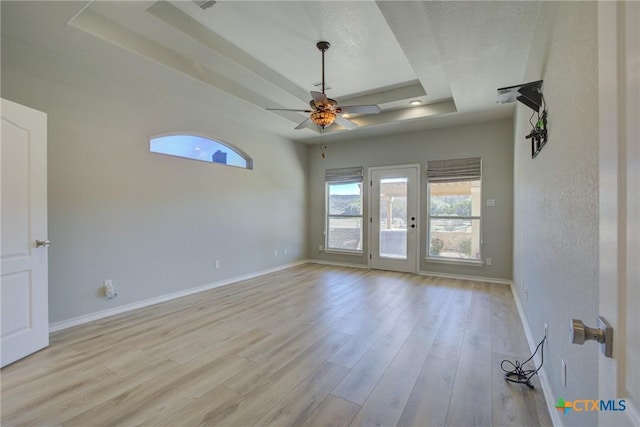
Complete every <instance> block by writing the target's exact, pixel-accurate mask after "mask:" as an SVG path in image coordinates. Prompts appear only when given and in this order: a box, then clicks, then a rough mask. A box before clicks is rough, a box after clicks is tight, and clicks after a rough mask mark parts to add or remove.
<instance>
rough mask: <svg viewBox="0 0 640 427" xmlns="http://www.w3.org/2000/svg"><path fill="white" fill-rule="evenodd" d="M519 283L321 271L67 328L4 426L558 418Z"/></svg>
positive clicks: (13, 372)
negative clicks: (529, 381)
mask: <svg viewBox="0 0 640 427" xmlns="http://www.w3.org/2000/svg"><path fill="white" fill-rule="evenodd" d="M528 356H529V350H528V347H527V345H526V341H525V338H524V332H523V328H522V325H521V322H520V319H519V317H518V314H517V311H516V308H515V303H514V300H513V297H512V295H511V292H510V290H509V288H508V286H506V285H501V284H488V283H481V282H473V281H462V280H452V279H442V278H434V277H428V276H418V275H411V274H404V273H394V272H383V271H377V270H366V269H355V268H343V267H335V266H323V265H314V264H308V265H303V266H298V267H294V268H290V269H287V270H283V271H280V272H276V273H272V274H268V275H265V276H262V277H260V278H256V279H251V280H247V281H244V282H239V283H236V284H233V285H230V286H225V287H221V288H217V289H213V290H210V291H207V292H202V293H199V294H195V295H192V296H188V297H185V298H181V299H177V300H173V301H170V302H167V303H163V304H158V305H154V306H151V307H148V308H144V309H139V310H136V311H132V312H129V313H125V314H122V315H118V316H113V317H110V318H107V319H103V320H100V321H95V322H92V323H88V324H86V325H82V326H78V327H75V328H71V329H68V330H65V331H61V332H58V333H54V334H52V336H51V345H50V347H49V348H47V349H45V350H42V351H40V352H38V353H36V354H34V355H32V356H29V357H27V358H25V359H23V360H21V361H18V362H16V363H14V364H12V365H10V366H8V367H5V368H4V369H2V371H1V381H2V395H1V399H2V415H1V421H2V425H3V426H13V425H47V426H51V425H53V426H56V425H62V426H107V425H109V426H115V425H119V426H120V425H121V426H130V425H145V426H146V425H149V426H153V425H161V426H198V425H212V426H213V425H215V426H253V425H256V426H270V425H272V426H361V425H381V426H395V425H398V426H430V425H448V426H491V425H496V426H503V425H513V426H525V425H530V426H538V425H551V420H550V418H549V414H548V412H547V410H546V406H545V403H544V397H543V395H542V391H541V388H540V387H539V383H538V382H537V380H536V382H535V384H536V389H535V390H530V389H528V388H527V387H525V386H523V385H519V384H510V383H506V382H505V381H504V379H503V375H502V371H501V370H500V361H501V360H502V359H505V358H508V359H518V360H520V361H522V360H525V359H526V358H527V357H528Z"/></svg>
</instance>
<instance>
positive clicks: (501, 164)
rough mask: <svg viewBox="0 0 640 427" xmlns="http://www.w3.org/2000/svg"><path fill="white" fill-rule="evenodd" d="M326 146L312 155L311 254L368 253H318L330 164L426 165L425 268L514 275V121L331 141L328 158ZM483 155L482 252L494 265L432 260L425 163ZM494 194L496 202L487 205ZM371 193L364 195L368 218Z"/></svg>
mask: <svg viewBox="0 0 640 427" xmlns="http://www.w3.org/2000/svg"><path fill="white" fill-rule="evenodd" d="M321 148H322V146H315V147H312V148H311V150H310V158H309V196H310V209H309V226H310V228H309V233H310V235H309V244H310V246H309V253H310V256H311V257H312V258H313V259H318V260H324V261H331V262H338V263H349V264H362V265H366V264H367V259H366V255H362V256H360V255H358V256H355V255H342V254H334V253H325V252H319V251H318V246H319V245H324V224H325V182H324V172H325V169H330V168H339V167H348V166H363V167H364V168H365V171H366V168H369V167H375V166H392V165H404V164H415V163H420V164H421V169H422V170H421V177H420V180H421V183H420V188H421V196H420V198H421V207H420V220H421V222H422V228H421V236H420V242H421V243H420V259H421V263H420V270H421V271H431V272H438V273H445V274H458V275H472V276H481V277H491V278H498V279H506V280H511V277H512V254H511V245H512V232H513V230H512V209H513V204H512V200H513V125H512V121H511V120H501V121H495V122H484V123H481V124H476V125H467V126H459V127H455V128H446V129H434V130H426V131H422V132H414V133H406V134H398V135H394V136H381V137H374V138H367V139H364V140H354V141H348V142H337V143H333V144H328V145H327V149H326V153H325V154H326V158H324V159H323V158H322V157H321V155H320V154H321ZM476 156H480V157H482V162H483V166H482V167H483V170H482V172H483V177H482V181H483V182H482V199H483V218H482V238H483V241H484V246H483V257H491V258H493V265H491V266H487V265H484V266H482V267H474V266H460V265H449V264H437V263H428V262H426V261H425V260H424V257H425V254H426V232H427V230H426V215H427V197H426V196H427V195H426V193H427V187H426V175H425V170H426V164H427V161H429V160H439V159H452V158H463V157H476ZM487 199H495V200H496V207H486V200H487ZM367 205H368V198H367V195H366V194H365V200H364V207H365V212H364V216H365V218H366V217H367V215H368V212H367ZM366 227H367V224H366V222H365V229H364V246H363V247H364V248H365V253H367V252H366V249H367V248H368V239H367V232H368V230H367V228H366Z"/></svg>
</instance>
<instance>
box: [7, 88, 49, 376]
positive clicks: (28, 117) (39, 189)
mask: <svg viewBox="0 0 640 427" xmlns="http://www.w3.org/2000/svg"><path fill="white" fill-rule="evenodd" d="M0 156H1V165H2V169H1V177H0V179H1V187H2V188H1V199H2V200H1V202H2V205H1V227H2V228H1V231H2V232H1V233H0V234H1V236H2V237H1V254H0V260H1V263H2V265H1V271H2V277H1V279H0V304H1V310H2V314H1V321H2V326H1V331H2V332H1V338H0V339H1V342H0V345H1V354H2V356H1V358H2V366H5V365H8V364H9V363H12V362H14V361H16V360H18V359H20V358H22V357H24V356H27V355H29V354H31V353H33V352H35V351H37V350H40V349H41V348H43V347H46V346H47V345H49V306H48V304H49V300H48V281H47V280H48V277H47V276H48V265H47V246H48V241H47V115H46V114H44V113H42V112H40V111H36V110H33V109H31V108H28V107H25V106H23V105H20V104H16V103H14V102H11V101H7V100H5V99H2V139H1V147H0ZM37 240H38V241H41V243H40V245H38V243H37Z"/></svg>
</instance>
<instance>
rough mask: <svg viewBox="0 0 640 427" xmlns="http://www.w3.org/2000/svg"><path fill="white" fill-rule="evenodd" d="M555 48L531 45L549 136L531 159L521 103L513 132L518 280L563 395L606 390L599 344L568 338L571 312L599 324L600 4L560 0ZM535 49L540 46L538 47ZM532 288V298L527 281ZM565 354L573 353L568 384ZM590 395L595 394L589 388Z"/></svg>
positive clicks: (552, 13) (553, 12) (586, 418)
mask: <svg viewBox="0 0 640 427" xmlns="http://www.w3.org/2000/svg"><path fill="white" fill-rule="evenodd" d="M544 8H545V10H544V13H546V14H547V16H548V19H555V29H554V31H553V34H539V35H538V37H537V39H538V40H539V44H538V46H537V47H538V48H542V47H543V44H544V43H545V42H546V41H545V40H547V41H548V40H549V39H551V40H552V43H551V45H550V47H551V49H550V51H549V55H548V57H543V56H542V55H541V54H540V52H539V51H535V50H534V51H533V52H532V54H531V56H530V62H529V64H528V66H527V75H526V78H525V81H532V80H537V79H544V87H543V92H544V97H545V99H546V101H547V105H548V109H549V142H548V143H547V145H546V146H545V147H544V148H543V150H542V151H541V152H540V154H539V155H538V157H537V158H536V159H533V160H532V159H531V155H530V145H529V142H528V141H526V142H525V140H524V136H525V135H526V134H528V133H529V130H530V125H529V123H528V119H529V116H530V115H531V110H530V109H528V108H527V107H524V106H518V108H517V111H516V119H515V123H516V124H515V135H514V139H515V141H514V146H515V153H514V164H515V169H514V180H515V197H514V283H515V285H516V286H515V287H516V289H517V291H518V293H519V298H520V302H521V304H522V307H523V309H524V312H525V315H526V320H527V323H528V324H529V326H530V329H531V331H532V334H533V337H534V339H535V340H540V339H542V337H543V336H544V323H547V324H548V325H549V340H548V343H547V346H546V347H545V361H544V363H545V371H546V373H547V378H548V380H549V383H550V385H551V388H552V392H553V394H554V395H555V398H556V399H557V398H558V397H563V398H564V399H566V400H572V399H597V398H603V399H608V398H612V397H613V396H598V375H597V372H598V353H599V349H598V348H597V347H596V346H595V345H593V343H587V344H585V345H584V347H581V346H576V345H572V344H570V342H569V334H568V327H569V322H570V320H571V318H579V319H582V320H584V321H585V323H587V324H593V323H594V321H595V316H596V315H597V313H598V139H597V138H598V125H597V123H598V106H597V105H598V103H597V99H598V90H597V89H598V87H597V81H598V78H597V69H598V64H597V34H596V29H597V21H596V19H597V4H596V3H595V2H592V3H577V2H575V3H574V2H552V3H546V4H545V5H544ZM534 49H535V48H534ZM523 286H524V287H526V288H528V299H527V298H525V295H524V292H523V288H522V287H523ZM560 359H564V360H565V361H566V362H567V386H566V387H565V386H564V385H563V384H562V383H561V376H560V366H561V362H560ZM588 396H591V397H588ZM562 421H563V422H564V423H565V424H566V425H580V426H584V425H595V424H596V423H597V416H596V415H593V414H591V415H590V414H585V413H582V414H578V413H571V415H567V416H563V417H562Z"/></svg>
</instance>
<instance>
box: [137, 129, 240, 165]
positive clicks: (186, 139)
mask: <svg viewBox="0 0 640 427" xmlns="http://www.w3.org/2000/svg"><path fill="white" fill-rule="evenodd" d="M149 149H150V150H151V152H152V153H159V154H167V155H170V156H176V157H183V158H186V159H192V160H200V161H203V162H210V163H218V164H223V165H227V166H235V167H239V168H244V169H253V159H252V158H251V157H249V156H248V155H247V154H246V153H244V152H243V151H242V150H240V149H239V148H237V147H234V146H232V145H231V144H229V143H227V142H222V141H219V140H215V139H211V138H207V137H205V136H201V135H192V134H171V135H162V136H157V137H153V138H151V139H150V140H149Z"/></svg>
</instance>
